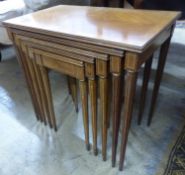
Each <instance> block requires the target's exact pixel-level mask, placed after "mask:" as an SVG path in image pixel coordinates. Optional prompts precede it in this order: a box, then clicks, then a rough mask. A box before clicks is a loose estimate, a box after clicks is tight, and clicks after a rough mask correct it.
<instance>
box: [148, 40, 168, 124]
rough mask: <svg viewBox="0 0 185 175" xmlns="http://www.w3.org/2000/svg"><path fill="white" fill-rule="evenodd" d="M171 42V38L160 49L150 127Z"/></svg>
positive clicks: (150, 113)
mask: <svg viewBox="0 0 185 175" xmlns="http://www.w3.org/2000/svg"><path fill="white" fill-rule="evenodd" d="M170 40H171V37H169V38H168V39H167V40H166V41H165V42H164V43H163V44H162V46H161V49H160V55H159V61H158V66H157V72H156V77H155V82H154V88H153V93H152V100H151V104H150V110H149V117H148V122H147V125H148V126H150V124H151V121H152V117H153V113H154V110H155V106H156V101H157V96H158V92H159V87H160V83H161V79H162V75H163V70H164V66H165V62H166V58H167V54H168V49H169V45H170Z"/></svg>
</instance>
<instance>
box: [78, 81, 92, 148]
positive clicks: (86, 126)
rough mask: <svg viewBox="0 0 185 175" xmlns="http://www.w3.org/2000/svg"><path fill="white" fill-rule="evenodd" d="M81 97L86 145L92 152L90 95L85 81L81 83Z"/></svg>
mask: <svg viewBox="0 0 185 175" xmlns="http://www.w3.org/2000/svg"><path fill="white" fill-rule="evenodd" d="M79 86H80V96H81V100H82V112H83V123H84V130H85V144H86V149H87V150H88V151H89V150H90V143H89V116H88V94H87V82H86V81H85V80H80V81H79Z"/></svg>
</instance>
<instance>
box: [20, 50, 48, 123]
mask: <svg viewBox="0 0 185 175" xmlns="http://www.w3.org/2000/svg"><path fill="white" fill-rule="evenodd" d="M27 55H28V54H24V55H23V57H24V58H22V61H23V62H24V64H25V65H26V66H27V69H28V70H27V71H28V72H29V75H30V76H29V81H30V84H32V86H33V90H34V93H35V98H36V100H37V105H38V109H39V114H40V119H41V121H42V122H44V121H45V118H44V111H43V107H42V102H41V96H40V93H39V88H38V84H37V80H36V77H35V72H34V68H33V64H32V62H31V60H30V59H29V58H28V56H27Z"/></svg>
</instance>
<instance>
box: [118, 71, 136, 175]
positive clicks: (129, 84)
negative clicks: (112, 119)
mask: <svg viewBox="0 0 185 175" xmlns="http://www.w3.org/2000/svg"><path fill="white" fill-rule="evenodd" d="M136 79H137V72H133V71H129V70H128V71H127V72H126V77H125V89H124V91H125V92H124V98H125V100H124V119H123V127H122V142H121V153H120V163H119V170H120V171H121V170H123V163H124V159H125V151H126V145H127V139H128V133H129V128H130V123H131V118H132V111H133V100H134V95H135V88H136Z"/></svg>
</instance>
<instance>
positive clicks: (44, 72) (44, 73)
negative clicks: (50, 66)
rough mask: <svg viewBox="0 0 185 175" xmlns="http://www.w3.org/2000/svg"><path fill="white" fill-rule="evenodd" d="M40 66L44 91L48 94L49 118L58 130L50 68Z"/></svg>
mask: <svg viewBox="0 0 185 175" xmlns="http://www.w3.org/2000/svg"><path fill="white" fill-rule="evenodd" d="M39 67H40V75H41V79H42V83H43V87H44V92H45V95H46V100H47V101H46V106H47V109H48V111H47V112H48V119H49V121H50V122H51V123H52V125H51V126H52V127H53V128H54V129H55V131H57V124H56V119H55V112H54V107H53V99H52V93H51V87H50V81H49V76H48V70H47V69H46V68H45V67H43V66H39Z"/></svg>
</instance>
